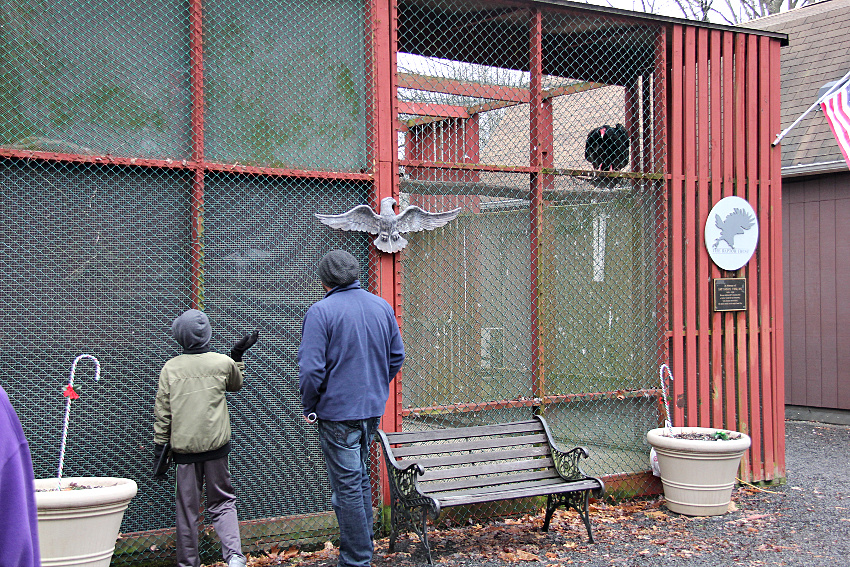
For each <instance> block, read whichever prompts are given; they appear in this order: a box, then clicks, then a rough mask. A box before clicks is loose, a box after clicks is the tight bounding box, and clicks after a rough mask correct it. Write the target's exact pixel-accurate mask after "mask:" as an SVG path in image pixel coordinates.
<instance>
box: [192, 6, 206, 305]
mask: <svg viewBox="0 0 850 567" xmlns="http://www.w3.org/2000/svg"><path fill="white" fill-rule="evenodd" d="M189 28H190V29H189V38H190V44H191V55H190V58H191V68H190V71H189V73H190V75H189V81H190V90H191V97H192V115H191V130H192V162H193V167H194V174H193V176H192V198H191V201H190V205H189V211H190V215H191V224H192V235H191V238H192V241H191V252H190V261H191V275H190V280H191V294H192V305H193V307H195V308H196V309H203V308H204V41H203V39H204V38H203V14H202V0H190V2H189Z"/></svg>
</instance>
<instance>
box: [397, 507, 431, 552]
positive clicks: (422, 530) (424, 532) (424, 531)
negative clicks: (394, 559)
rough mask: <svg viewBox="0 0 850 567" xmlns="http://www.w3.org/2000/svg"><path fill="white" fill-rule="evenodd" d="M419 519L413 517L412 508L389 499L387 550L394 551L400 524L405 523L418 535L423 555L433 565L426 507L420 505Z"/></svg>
mask: <svg viewBox="0 0 850 567" xmlns="http://www.w3.org/2000/svg"><path fill="white" fill-rule="evenodd" d="M420 510H421V519H420V520H419V521H416V520H414V519H413V512H414V510H413V509H409V508H405V507H403V506H401V505H400V504H398V503H397V502H396V501H395V500H394V499H393V500H391V501H390V541H389V548H388V549H389V551H390V553H392V552H393V551H395V542H396V540H397V539H398V535H399V533H400V532H401V529H400V526H401V524H406V525H408V526H410V528H411V529H413V532H414V533H415V534H416V535H417V536H419V541H421V542H422V546H423V547H424V548H425V555H426V556H427V557H428V564H429V565H433V562H432V561H431V547H430V545H429V544H428V508H426V507H424V506H423V507H422V508H420Z"/></svg>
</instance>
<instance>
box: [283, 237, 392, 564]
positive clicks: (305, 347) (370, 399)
mask: <svg viewBox="0 0 850 567" xmlns="http://www.w3.org/2000/svg"><path fill="white" fill-rule="evenodd" d="M318 272H319V279H320V280H321V282H322V287H323V288H324V289H325V292H326V293H325V297H324V298H323V299H322V300H320V301H319V302H317V303H316V304H314V305H313V306H312V307H310V309H308V310H307V314H306V315H305V316H304V326H303V328H302V336H301V346H300V347H299V349H298V367H299V375H298V377H299V387H300V391H301V405H302V406H303V408H304V416H305V419H307V421H311V422H312V421H314V420H316V421H317V423H318V427H319V440H320V441H321V445H322V453H323V454H324V457H325V465H326V466H327V470H328V479H329V480H330V484H331V491H332V494H331V503H332V504H333V507H334V512H335V513H336V518H337V521H338V522H339V532H340V544H339V567H367V566H368V565H369V564H370V563H371V561H372V553H373V551H374V543H373V541H372V537H373V535H374V534H373V531H372V529H373V517H372V491H371V487H370V482H369V469H368V466H367V460H368V457H369V444H370V442H371V441H372V437H373V436H374V434H375V430H376V429H377V428H378V422H379V421H380V419H381V416H382V415H383V414H384V408H385V407H386V403H387V398H388V397H389V389H390V382H391V381H392V380H393V378H395V375H396V374H397V373H398V371H399V370H400V369H401V365H402V363H403V362H404V345H403V344H402V342H401V333H400V332H399V328H398V322H397V321H396V318H395V313H393V309H392V307H390V304H389V303H387V302H386V301H385V300H384V299H382V298H380V297H378V296H376V295H373V294H371V293H369V292H367V291H365V290H363V289H360V282H359V280H358V279H357V278H358V276H359V274H360V264H359V263H358V262H357V259H356V258H354V256H352V255H351V254H349V253H348V252H344V251H342V250H333V251H331V252H328V253H327V254H326V255H325V256H324V257H323V258H322V259H321V260H320V261H319V269H318ZM312 414H315V415H312Z"/></svg>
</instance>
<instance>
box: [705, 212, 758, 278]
mask: <svg viewBox="0 0 850 567" xmlns="http://www.w3.org/2000/svg"><path fill="white" fill-rule="evenodd" d="M758 241H759V223H758V220H757V219H756V212H755V211H754V210H753V208H752V207H751V206H750V204H749V203H748V202H747V201H746V200H745V199H742V198H741V197H724V198H723V199H720V200H719V201H718V202H717V204H716V205H714V208H713V209H711V212H710V213H709V214H708V220H706V222H705V247H706V248H707V249H708V255H709V256H711V259H712V260H713V261H714V263H715V264H717V265H718V266H719V267H720V268H722V269H724V270H729V271H734V270H737V269H740V268H741V267H743V266H744V265H746V263H747V262H749V261H750V258H752V257H753V254H754V253H755V251H756V245H757V244H758Z"/></svg>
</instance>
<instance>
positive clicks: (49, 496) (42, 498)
mask: <svg viewBox="0 0 850 567" xmlns="http://www.w3.org/2000/svg"><path fill="white" fill-rule="evenodd" d="M72 482H73V483H75V484H78V485H80V486H91V487H93V488H86V489H84V490H62V491H55V490H54V491H49V492H38V491H39V490H42V489H50V488H55V487H56V483H57V481H56V479H55V478H44V479H36V481H35V489H36V493H35V503H36V507H37V508H38V541H39V546H40V547H41V564H42V566H43V567H54V566H71V565H75V566H85V567H108V566H109V563H110V561H111V560H112V553H113V552H114V551H115V541H116V540H117V539H118V532H119V530H120V529H121V520H122V518H123V517H124V510H126V509H127V505H128V504H129V503H130V500H132V499H133V497H134V496H135V495H136V490H137V487H136V483H135V482H134V481H132V480H130V479H127V478H109V477H76V478H63V479H62V486H68V485H70V483H72Z"/></svg>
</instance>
